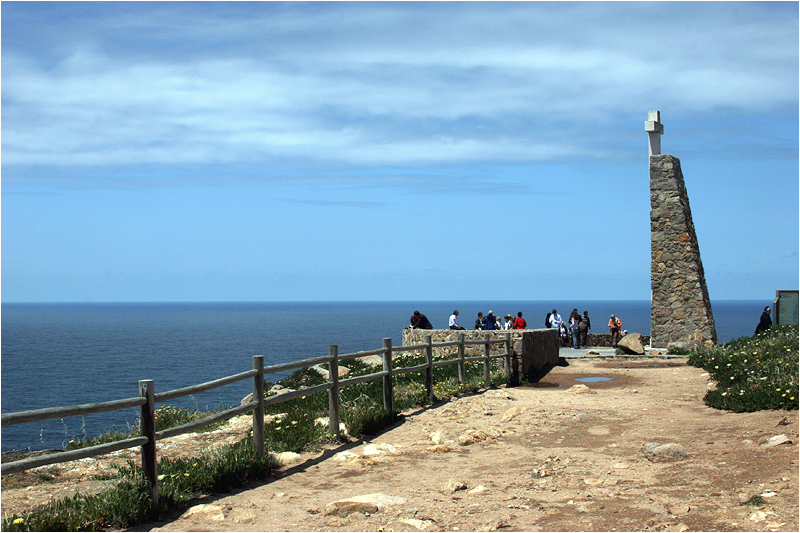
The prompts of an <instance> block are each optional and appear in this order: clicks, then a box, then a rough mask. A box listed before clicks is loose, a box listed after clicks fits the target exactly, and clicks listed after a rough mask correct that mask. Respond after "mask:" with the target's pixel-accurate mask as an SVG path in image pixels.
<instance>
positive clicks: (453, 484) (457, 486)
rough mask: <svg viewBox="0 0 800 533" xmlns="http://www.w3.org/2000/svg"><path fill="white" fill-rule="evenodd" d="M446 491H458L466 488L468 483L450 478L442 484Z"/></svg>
mask: <svg viewBox="0 0 800 533" xmlns="http://www.w3.org/2000/svg"><path fill="white" fill-rule="evenodd" d="M442 488H443V489H444V491H445V492H456V491H459V490H466V488H467V484H466V483H462V482H461V481H456V480H455V479H448V480H447V481H446V482H445V484H444V485H443V486H442Z"/></svg>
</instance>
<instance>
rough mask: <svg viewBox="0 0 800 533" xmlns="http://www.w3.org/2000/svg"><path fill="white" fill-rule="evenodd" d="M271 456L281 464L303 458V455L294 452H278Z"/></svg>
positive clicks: (288, 463) (295, 461) (291, 462)
mask: <svg viewBox="0 0 800 533" xmlns="http://www.w3.org/2000/svg"><path fill="white" fill-rule="evenodd" d="M273 457H275V460H276V461H278V462H279V463H280V464H282V465H291V464H294V463H299V462H300V461H302V460H303V456H302V455H300V454H299V453H295V452H280V453H276V454H275V455H274V456H273Z"/></svg>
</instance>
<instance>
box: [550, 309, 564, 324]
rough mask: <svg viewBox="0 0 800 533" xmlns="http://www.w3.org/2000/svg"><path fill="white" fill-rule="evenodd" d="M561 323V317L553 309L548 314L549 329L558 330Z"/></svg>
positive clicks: (562, 320)
mask: <svg viewBox="0 0 800 533" xmlns="http://www.w3.org/2000/svg"><path fill="white" fill-rule="evenodd" d="M563 322H564V319H562V318H561V315H559V314H558V311H556V310H555V309H553V312H552V313H551V314H550V327H551V328H558V327H560V326H561V324H562V323H563Z"/></svg>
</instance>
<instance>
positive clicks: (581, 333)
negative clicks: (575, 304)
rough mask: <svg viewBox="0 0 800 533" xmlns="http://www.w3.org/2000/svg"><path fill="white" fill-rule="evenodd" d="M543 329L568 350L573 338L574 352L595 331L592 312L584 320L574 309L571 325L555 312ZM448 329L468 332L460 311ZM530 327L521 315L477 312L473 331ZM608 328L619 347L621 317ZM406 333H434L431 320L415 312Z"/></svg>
mask: <svg viewBox="0 0 800 533" xmlns="http://www.w3.org/2000/svg"><path fill="white" fill-rule="evenodd" d="M544 325H545V327H546V328H553V329H558V330H559V335H560V336H561V344H562V346H568V345H569V341H570V338H571V340H572V348H574V349H576V350H577V349H579V348H580V347H581V344H583V345H584V346H586V345H587V339H588V336H589V333H591V331H592V322H591V320H590V319H589V311H584V312H583V316H581V315H580V314H579V313H578V310H577V309H573V310H572V313H570V315H569V322H565V321H564V320H563V319H562V318H561V315H559V314H558V311H556V310H555V309H553V311H552V312H550V313H547V317H546V318H545V320H544ZM448 327H449V328H450V329H456V330H463V329H466V328H464V327H463V326H461V324H459V322H458V309H456V310H455V311H453V314H452V315H450V320H449V323H448ZM527 327H528V323H527V322H526V321H525V319H524V318H522V311H520V312H518V313H517V316H516V317H514V316H513V315H510V314H509V315H506V316H505V317H503V318H500V317H498V316H495V314H494V311H489V312H488V313H487V314H486V315H484V314H483V313H482V312H478V318H476V319H475V326H474V328H473V329H476V330H484V331H491V330H511V329H527ZM608 328H609V332H610V334H611V346H613V347H616V346H617V343H618V342H619V340H620V339H621V338H622V335H623V334H624V332H623V330H622V320H620V319H619V317H616V316H614V315H611V318H610V319H609V321H608ZM406 329H433V326H432V325H431V322H430V320H428V317H426V316H425V315H423V314H422V313H420V312H419V311H414V314H413V315H412V316H411V325H409V326H407V328H406Z"/></svg>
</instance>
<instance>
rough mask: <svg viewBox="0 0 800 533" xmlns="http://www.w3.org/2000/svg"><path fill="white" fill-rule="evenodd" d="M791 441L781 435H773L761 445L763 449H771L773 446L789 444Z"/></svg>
mask: <svg viewBox="0 0 800 533" xmlns="http://www.w3.org/2000/svg"><path fill="white" fill-rule="evenodd" d="M791 443H792V441H791V439H790V438H789V437H787V436H786V435H784V434H783V433H781V434H780V435H775V436H774V437H770V438H769V439H768V440H767V442H765V443H764V444H762V446H763V447H765V448H771V447H773V446H778V445H780V444H791Z"/></svg>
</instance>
